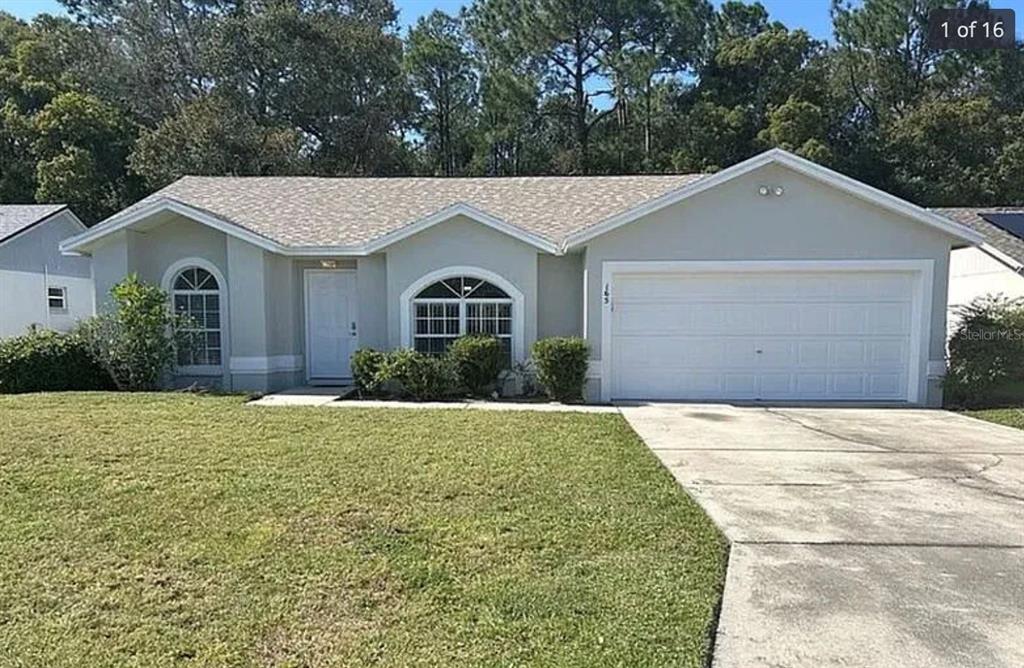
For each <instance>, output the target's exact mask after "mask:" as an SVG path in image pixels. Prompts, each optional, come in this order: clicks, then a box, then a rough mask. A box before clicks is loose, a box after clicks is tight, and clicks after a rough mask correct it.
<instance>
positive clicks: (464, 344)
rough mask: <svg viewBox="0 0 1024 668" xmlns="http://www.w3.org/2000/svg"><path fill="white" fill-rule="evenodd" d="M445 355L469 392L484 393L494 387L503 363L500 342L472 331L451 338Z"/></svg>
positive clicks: (479, 394) (474, 393)
mask: <svg viewBox="0 0 1024 668" xmlns="http://www.w3.org/2000/svg"><path fill="white" fill-rule="evenodd" d="M448 356H449V357H450V358H451V361H452V364H454V365H455V371H456V372H457V373H458V375H459V380H460V381H462V384H463V385H464V386H465V388H466V389H467V390H469V393H470V394H472V395H474V396H478V397H479V396H483V395H485V394H487V393H488V392H489V391H491V390H493V389H494V385H495V383H496V382H497V380H498V374H499V373H501V368H502V366H503V365H504V355H503V354H502V351H501V343H500V342H499V341H498V339H496V338H495V337H493V336H487V335H482V334H471V335H469V336H463V337H462V338H459V339H456V340H455V341H453V342H452V344H451V346H449V347H448Z"/></svg>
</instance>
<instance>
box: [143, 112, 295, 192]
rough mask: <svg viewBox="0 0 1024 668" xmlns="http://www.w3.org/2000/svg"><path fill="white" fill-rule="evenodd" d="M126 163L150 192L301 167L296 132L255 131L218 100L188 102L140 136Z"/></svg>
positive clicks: (250, 123) (247, 119)
mask: <svg viewBox="0 0 1024 668" xmlns="http://www.w3.org/2000/svg"><path fill="white" fill-rule="evenodd" d="M129 160H130V164H131V169H132V171H133V172H134V173H136V174H139V175H141V176H142V177H144V178H145V179H146V183H147V185H148V187H149V188H150V189H157V188H162V187H163V186H165V185H167V184H168V183H170V182H171V181H174V180H175V179H177V178H180V177H181V176H184V175H186V174H203V175H211V176H216V175H227V174H230V175H237V176H241V175H270V174H291V173H296V172H301V171H303V168H304V167H305V161H304V159H303V157H302V156H301V155H300V138H299V135H298V133H297V132H295V131H294V130H292V129H291V128H288V127H276V128H275V127H263V126H260V125H258V124H257V123H256V121H255V120H253V119H252V118H251V117H249V116H247V115H246V114H244V113H242V112H241V111H240V110H239V109H238V108H237V107H236V106H235V105H234V104H232V103H231V101H230V100H227V99H225V98H224V97H223V96H221V95H218V94H212V95H209V96H207V97H205V98H201V99H198V100H195V101H194V102H191V103H190V104H188V105H186V106H185V107H184V108H183V109H182V110H181V112H179V113H178V114H176V115H174V116H170V117H168V118H166V119H164V121H163V122H162V123H161V124H160V125H159V126H158V127H157V128H156V129H154V130H150V131H146V132H144V133H143V134H142V136H141V137H139V140H138V141H137V142H136V144H135V147H134V149H133V150H132V154H131V157H130V159H129Z"/></svg>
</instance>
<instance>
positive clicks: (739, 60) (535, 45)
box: [0, 0, 1024, 222]
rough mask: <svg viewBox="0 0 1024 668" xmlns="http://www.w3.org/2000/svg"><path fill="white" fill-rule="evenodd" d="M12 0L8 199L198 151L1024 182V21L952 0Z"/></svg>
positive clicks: (1015, 199) (44, 197) (551, 168)
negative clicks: (989, 16)
mask: <svg viewBox="0 0 1024 668" xmlns="http://www.w3.org/2000/svg"><path fill="white" fill-rule="evenodd" d="M61 1H62V2H63V4H64V5H65V7H66V9H67V14H68V15H67V16H66V17H53V16H47V15H43V16H40V17H37V18H36V19H35V20H34V21H32V22H31V23H26V22H24V21H20V20H18V19H16V18H14V17H12V16H10V15H8V14H3V13H0V201H2V202H32V201H39V202H55V201H59V202H68V203H71V204H72V205H73V206H74V208H75V210H76V211H77V212H78V213H79V215H80V216H82V217H83V218H84V219H86V220H87V221H89V222H95V221H97V220H99V219H101V218H103V217H105V216H107V215H110V214H111V213H113V212H114V211H117V210H118V209H120V208H122V207H124V206H127V205H128V204H130V203H132V202H134V201H136V200H137V199H139V198H140V197H142V196H144V195H145V194H147V193H149V192H151V191H153V190H155V189H157V188H160V187H162V186H164V185H166V184H167V183H170V182H171V181H173V180H174V179H176V178H178V177H180V176H181V175H184V174H232V175H287V174H314V175H408V174H417V175H438V176H464V175H487V176H490V175H494V176H514V175H537V174H639V173H670V172H692V171H711V170H715V169H720V168H722V167H725V166H728V165H731V164H733V163H736V162H739V161H741V160H743V159H745V158H747V157H750V156H751V155H754V154H755V153H758V152H760V151H762V150H765V149H767V148H770V147H775V146H777V147H782V148H785V149H787V150H790V151H794V152H796V153H798V154H800V155H803V156H805V157H808V158H810V159H812V160H815V161H818V162H821V163H823V164H826V165H829V166H831V167H833V168H835V169H838V170H840V171H842V172H844V173H846V174H849V175H851V176H853V177H854V178H858V179H860V180H863V181H865V182H867V183H870V184H872V185H875V186H877V187H879V188H883V189H885V190H888V191H890V192H893V193H895V194H897V195H900V196H903V197H906V198H909V199H911V200H913V201H915V202H918V203H920V204H924V205H962V206H967V205H991V204H1022V203H1024V44H1022V43H1018V44H1017V46H1016V48H1015V49H1003V50H977V51H936V50H933V49H930V48H928V46H927V44H926V42H925V32H926V29H927V16H928V12H929V10H931V9H933V8H936V7H948V6H955V5H957V4H958V3H955V2H949V1H944V0H864V2H862V3H859V4H857V5H856V6H852V5H850V4H847V3H845V2H844V1H843V0H833V5H832V22H833V26H832V27H833V33H834V39H833V40H832V41H831V43H825V42H822V41H819V40H816V39H814V38H812V37H811V36H810V35H809V34H808V33H807V32H806V31H804V30H802V29H791V28H789V27H787V26H785V25H783V24H782V23H780V22H778V21H775V20H773V19H772V17H771V16H769V14H768V12H767V11H766V10H765V9H764V7H763V6H761V5H760V4H757V3H756V2H755V3H751V4H744V3H742V2H736V1H730V2H725V3H724V4H722V5H721V6H720V7H718V8H717V9H716V8H714V7H713V6H712V5H711V4H710V2H709V1H708V0H475V2H473V3H472V4H471V5H469V6H467V8H466V9H464V10H463V11H462V12H460V13H459V14H458V15H457V16H450V15H447V14H445V13H443V12H441V11H434V12H433V13H431V14H429V15H427V16H424V17H422V18H420V19H419V21H418V22H417V23H416V24H415V25H414V26H412V27H411V28H410V29H409V30H408V31H407V32H406V33H405V34H404V35H403V34H402V33H401V31H400V30H399V27H398V15H397V12H396V10H395V7H394V5H393V4H392V2H391V0H61Z"/></svg>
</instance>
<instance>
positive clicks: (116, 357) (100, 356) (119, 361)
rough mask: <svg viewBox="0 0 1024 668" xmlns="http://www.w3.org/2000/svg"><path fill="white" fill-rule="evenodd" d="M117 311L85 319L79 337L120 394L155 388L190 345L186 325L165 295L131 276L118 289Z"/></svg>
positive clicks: (114, 293)
mask: <svg viewBox="0 0 1024 668" xmlns="http://www.w3.org/2000/svg"><path fill="white" fill-rule="evenodd" d="M110 295H111V297H112V298H113V302H114V304H113V305H114V310H113V311H111V312H109V313H103V314H101V315H98V316H95V317H93V318H89V319H88V320H85V321H83V322H82V323H81V324H80V325H79V327H78V329H77V330H76V334H77V335H78V336H79V337H80V338H81V340H82V341H83V343H84V344H85V346H86V348H87V349H88V350H89V354H90V355H92V357H93V359H95V360H96V361H97V362H98V363H99V364H100V366H102V367H103V368H104V369H106V370H107V373H109V374H110V377H111V378H112V379H113V380H114V384H115V385H116V386H117V388H118V389H120V390H152V389H156V388H157V387H159V386H160V384H161V382H162V381H163V380H164V377H165V375H166V374H167V373H168V372H170V371H171V370H172V369H173V368H174V362H175V359H176V350H177V349H178V348H180V347H182V346H188V345H190V339H189V337H188V335H187V332H186V330H187V327H186V325H187V321H186V320H184V319H183V318H181V317H180V316H178V315H175V314H174V313H172V312H171V310H170V307H169V305H168V301H167V293H165V292H164V291H163V290H161V289H160V288H158V287H156V286H154V285H149V284H147V283H143V282H142V281H140V280H139V278H138V276H136V275H134V274H132V275H131V276H128V277H126V278H125V279H124V280H122V281H121V282H120V283H118V284H117V285H115V286H114V287H113V288H112V289H111V291H110Z"/></svg>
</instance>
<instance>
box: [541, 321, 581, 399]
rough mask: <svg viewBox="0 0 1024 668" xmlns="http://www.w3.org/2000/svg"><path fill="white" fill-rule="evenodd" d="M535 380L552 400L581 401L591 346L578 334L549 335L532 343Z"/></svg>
mask: <svg viewBox="0 0 1024 668" xmlns="http://www.w3.org/2000/svg"><path fill="white" fill-rule="evenodd" d="M531 352H532V357H533V363H534V366H536V368H537V381H538V382H539V383H540V384H541V385H542V386H543V387H544V390H545V391H546V392H547V394H548V396H549V397H551V398H552V399H554V400H555V401H564V402H572V401H581V400H582V399H583V385H584V383H585V382H586V378H587V361H588V360H589V359H590V348H589V347H588V346H587V342H586V341H584V340H583V339H581V338H579V337H575V336H573V337H565V338H563V337H552V338H548V339H540V340H539V341H537V342H536V343H534V344H533V349H532V351H531Z"/></svg>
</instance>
